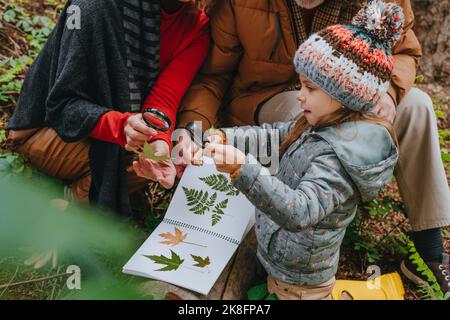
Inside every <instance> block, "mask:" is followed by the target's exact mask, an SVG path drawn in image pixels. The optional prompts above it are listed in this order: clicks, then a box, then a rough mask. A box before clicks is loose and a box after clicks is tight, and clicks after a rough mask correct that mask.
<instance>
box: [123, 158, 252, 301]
mask: <svg viewBox="0 0 450 320" xmlns="http://www.w3.org/2000/svg"><path fill="white" fill-rule="evenodd" d="M254 215H255V209H254V207H253V205H252V204H251V203H250V202H249V201H248V200H247V199H246V198H245V197H244V196H243V195H242V193H240V192H239V191H238V190H237V189H235V188H234V187H233V185H232V184H231V181H230V180H229V175H227V174H222V173H220V172H218V171H216V169H215V166H214V164H213V162H212V160H211V159H210V158H204V165H203V166H201V167H195V166H189V167H187V168H186V170H185V172H184V174H183V176H182V178H181V181H180V183H179V184H178V187H177V190H176V191H175V194H174V196H173V198H172V201H171V203H170V205H169V208H168V210H167V213H166V215H165V217H164V220H163V221H162V222H161V223H160V225H159V226H158V227H157V228H156V229H155V230H154V231H153V233H152V234H151V235H150V236H149V237H148V239H147V240H146V241H145V242H144V244H143V245H142V246H141V247H140V248H139V249H138V250H137V252H136V253H135V254H134V255H133V256H132V257H131V259H130V260H129V261H128V262H127V263H126V265H125V266H124V267H123V272H124V273H128V274H132V275H137V276H143V277H149V278H153V279H158V280H162V281H166V282H169V283H172V284H175V285H178V286H180V287H184V288H187V289H190V290H193V291H196V292H199V293H201V294H204V295H207V294H208V293H209V291H210V290H211V288H212V287H213V285H214V283H215V282H216V281H217V279H218V277H219V276H220V274H221V273H222V271H223V269H224V268H225V266H226V265H227V263H228V261H229V260H230V258H231V257H232V255H233V254H234V252H235V251H236V249H237V248H238V246H239V244H240V243H241V241H242V240H243V239H244V238H245V235H246V234H247V233H248V231H250V229H251V228H252V227H253V225H254V223H255V216H254Z"/></svg>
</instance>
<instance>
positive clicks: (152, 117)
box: [143, 112, 168, 129]
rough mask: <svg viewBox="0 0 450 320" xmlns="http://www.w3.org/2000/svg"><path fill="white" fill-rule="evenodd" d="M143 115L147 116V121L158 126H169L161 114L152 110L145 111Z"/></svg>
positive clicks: (162, 127) (161, 127)
mask: <svg viewBox="0 0 450 320" xmlns="http://www.w3.org/2000/svg"><path fill="white" fill-rule="evenodd" d="M143 117H144V118H145V120H147V121H146V122H148V123H151V124H152V125H153V126H154V127H156V128H160V129H165V128H167V127H168V123H167V122H166V121H165V120H164V119H163V118H161V117H160V116H159V115H156V114H154V113H150V112H144V114H143Z"/></svg>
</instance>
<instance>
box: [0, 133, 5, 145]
mask: <svg viewBox="0 0 450 320" xmlns="http://www.w3.org/2000/svg"><path fill="white" fill-rule="evenodd" d="M5 140H6V133H5V130H0V143H2V142H3V141H5Z"/></svg>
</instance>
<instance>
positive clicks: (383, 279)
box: [332, 272, 405, 300]
mask: <svg viewBox="0 0 450 320" xmlns="http://www.w3.org/2000/svg"><path fill="white" fill-rule="evenodd" d="M404 294H405V289H404V287H403V282H402V279H401V278H400V275H399V274H398V273H397V272H394V273H388V274H383V275H381V276H379V277H377V278H375V279H373V280H368V281H356V280H337V281H336V284H335V286H334V288H333V293H332V295H333V299H334V300H404Z"/></svg>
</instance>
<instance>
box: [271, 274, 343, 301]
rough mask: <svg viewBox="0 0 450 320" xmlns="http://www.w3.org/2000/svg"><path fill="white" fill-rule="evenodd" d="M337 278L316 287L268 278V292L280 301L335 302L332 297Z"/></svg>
mask: <svg viewBox="0 0 450 320" xmlns="http://www.w3.org/2000/svg"><path fill="white" fill-rule="evenodd" d="M335 283H336V278H335V277H333V278H331V279H330V280H328V281H326V282H324V283H321V284H318V285H316V286H304V285H293V284H288V283H284V282H281V281H279V280H275V279H274V278H272V276H271V275H269V276H268V277H267V290H268V291H269V293H274V294H275V295H276V296H277V298H278V299H279V300H333V297H332V295H331V293H332V291H333V287H334V285H335Z"/></svg>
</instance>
